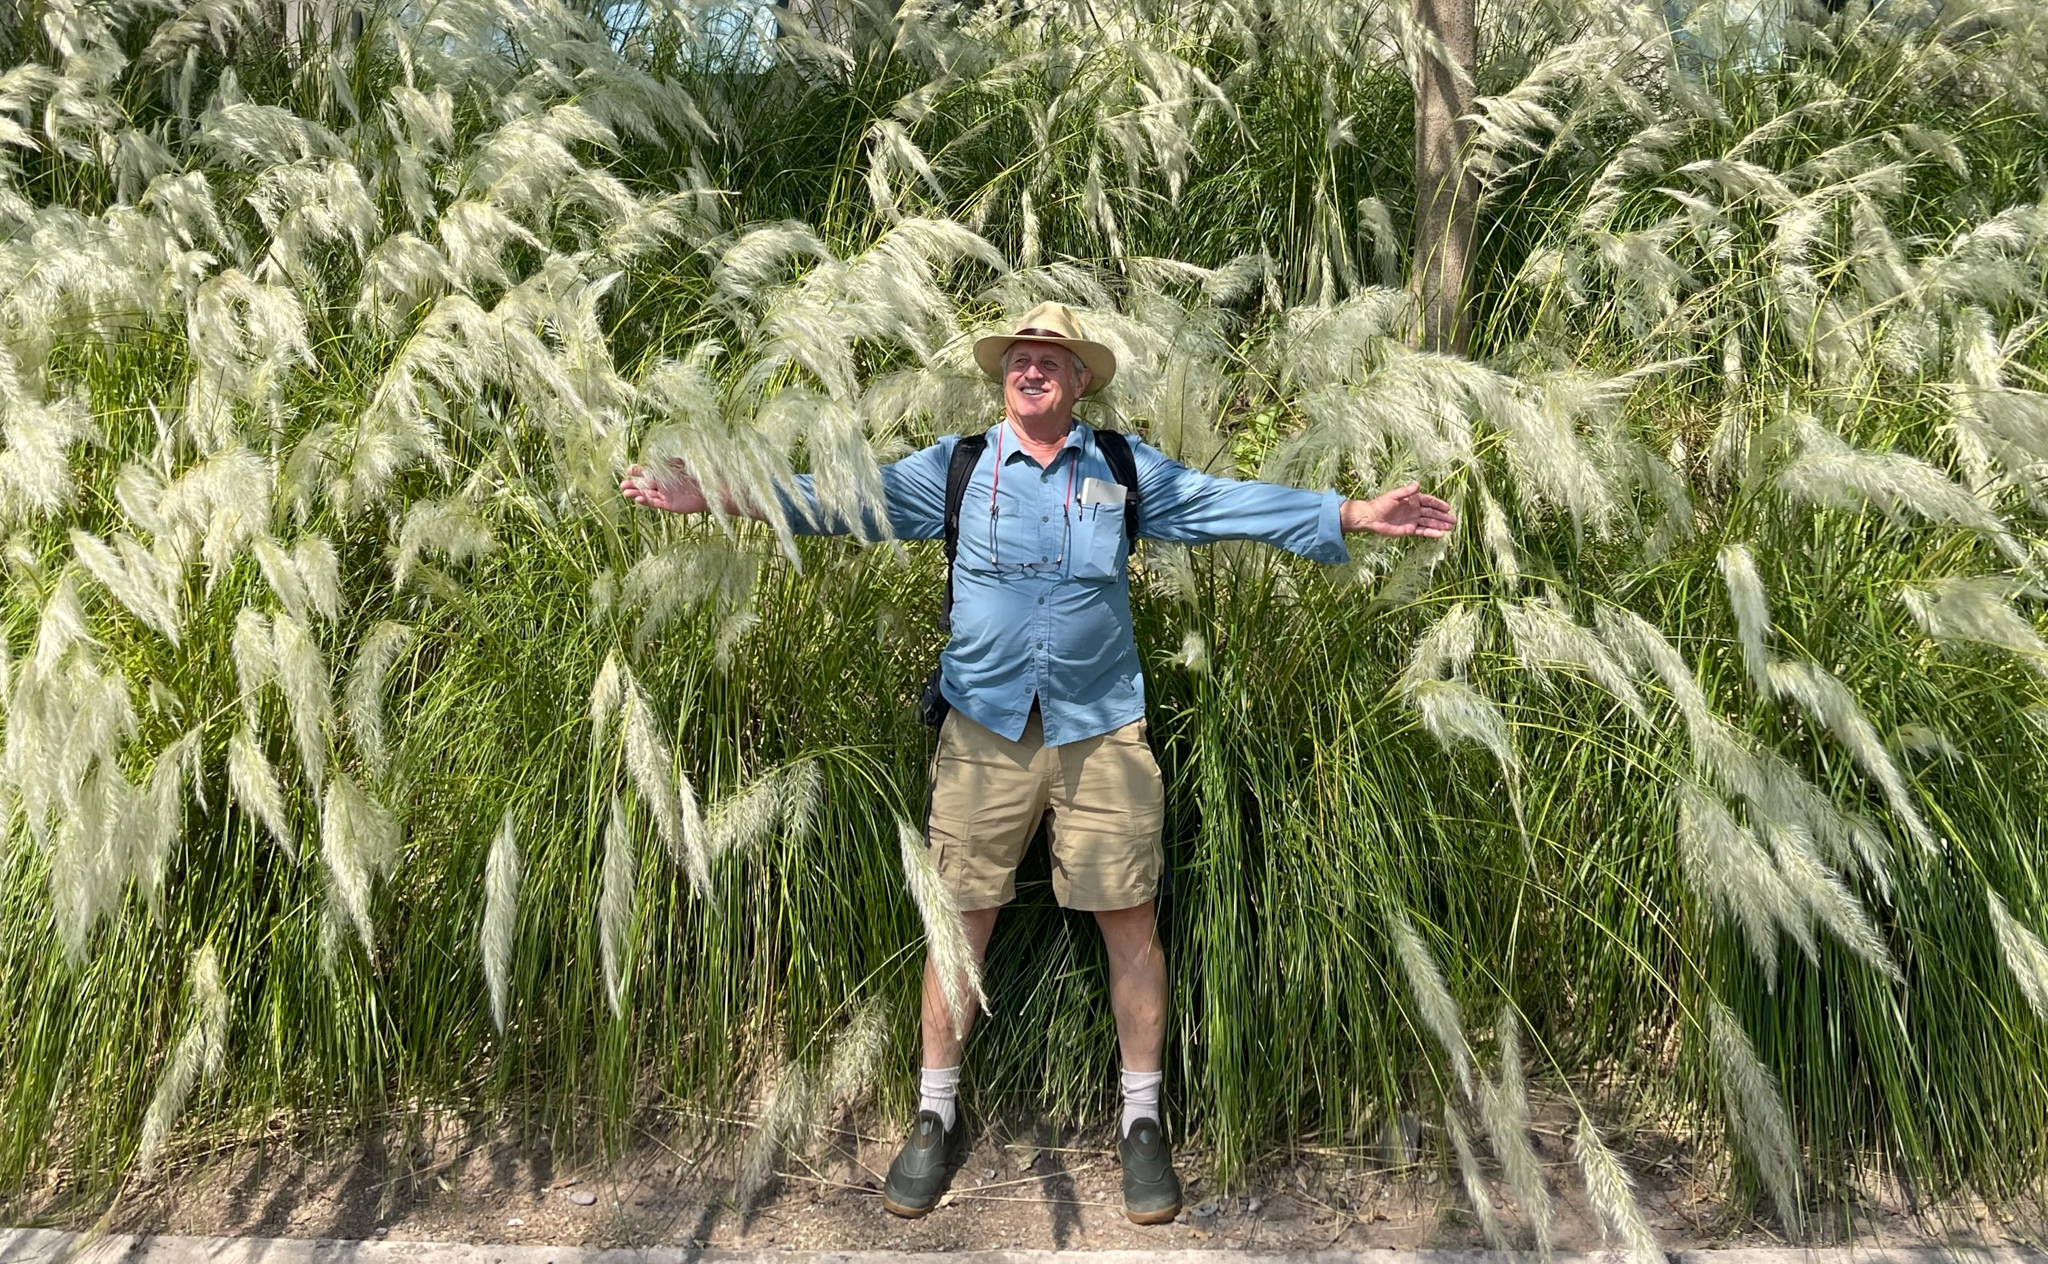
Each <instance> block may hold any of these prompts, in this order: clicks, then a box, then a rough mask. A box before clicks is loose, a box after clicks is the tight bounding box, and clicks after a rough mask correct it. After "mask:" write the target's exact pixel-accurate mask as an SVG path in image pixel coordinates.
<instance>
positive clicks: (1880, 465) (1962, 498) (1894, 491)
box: [1778, 417, 2026, 562]
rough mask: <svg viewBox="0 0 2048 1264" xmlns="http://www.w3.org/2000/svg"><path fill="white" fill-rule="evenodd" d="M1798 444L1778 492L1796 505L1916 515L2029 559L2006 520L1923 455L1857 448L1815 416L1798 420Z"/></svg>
mask: <svg viewBox="0 0 2048 1264" xmlns="http://www.w3.org/2000/svg"><path fill="white" fill-rule="evenodd" d="M1799 442H1800V450H1799V455H1798V456H1796V457H1795V458H1793V460H1792V461H1791V462H1790V463H1789V464H1788V465H1786V466H1785V468H1784V469H1782V470H1780V471H1779V473H1778V488H1779V490H1780V491H1783V492H1784V493H1785V494H1786V495H1787V496H1789V497H1791V498H1792V499H1793V500H1794V501H1795V502H1797V503H1801V504H1809V505H1821V506H1826V507H1830V508H1836V509H1847V510H1850V511H1859V510H1861V509H1862V507H1863V504H1864V502H1866V501H1867V502H1870V503H1872V504H1875V505H1876V506H1877V507H1878V509H1879V510H1880V511H1882V512H1883V513H1884V515H1885V516H1886V517H1887V518H1890V519H1891V520H1892V521H1893V522H1897V523H1901V524H1904V523H1907V522H1910V521H1911V520H1912V518H1914V517H1916V516H1917V517H1919V518H1923V519H1925V520H1927V521H1928V522H1934V523H1941V524H1945V525H1952V526H1958V527H1963V528H1966V529H1968V530H1971V531H1975V532H1978V533H1979V534H1981V535H1984V536H1986V537H1988V538H1989V539H1990V540H1991V541H1992V543H1994V544H1996V545H1997V546H1998V547H1999V549H2000V550H2001V551H2003V552H2004V553H2005V554H2006V555H2007V556H2008V557H2010V558H2012V559H2013V560H2014V561H2015V562H2024V561H2025V560H2026V555H2025V552H2024V550H2022V549H2021V548H2020V547H2019V545H2018V544H2017V543H2016V542H2015V541H2014V540H2013V538H2012V533H2011V532H2010V531H2009V530H2008V529H2007V527H2006V525H2005V520H2004V519H2002V518H2000V517H1999V516H1998V515H1997V514H1995V513H1993V512H1992V511H1991V510H1990V509H1988V508H1986V507H1985V505H1984V502H1983V501H1981V500H1979V499H1977V498H1976V497H1975V496H1973V495H1971V494H1970V493H1969V491H1968V490H1966V489H1965V488H1962V487H1960V486H1958V485H1956V484H1955V483H1954V482H1951V481H1950V480H1949V478H1948V477H1947V476H1946V475H1944V474H1943V473H1942V472H1941V471H1940V470H1937V469H1935V468H1934V467H1933V466H1931V465H1929V464H1927V463H1926V462H1925V461H1922V460H1920V459H1919V458H1918V457H1911V456H1907V455H1906V454H1904V453H1902V452H1868V451H1864V450H1862V449H1859V448H1853V447H1851V446H1849V445H1848V444H1847V443H1844V442H1843V441H1842V439H1841V437H1840V436H1838V435H1836V434H1835V433H1834V432H1833V431H1831V430H1828V429H1826V428H1825V427H1823V426H1821V425H1820V424H1819V423H1818V422H1815V421H1814V420H1813V419H1812V418H1810V417H1809V418H1802V419H1801V420H1800V422H1799Z"/></svg>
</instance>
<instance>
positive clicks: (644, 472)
mask: <svg viewBox="0 0 2048 1264" xmlns="http://www.w3.org/2000/svg"><path fill="white" fill-rule="evenodd" d="M619 493H620V494H621V495H623V496H624V497H625V498H626V499H627V500H630V501H632V502H633V503H634V504H636V505H639V506H641V507H642V508H644V509H659V510H661V511H662V512H663V513H675V514H697V513H703V512H704V511H705V510H707V509H709V508H711V500H710V498H709V497H707V496H706V495H705V494H704V488H703V487H702V486H701V485H700V484H699V483H698V482H697V480H696V479H694V478H692V477H690V471H689V470H688V469H686V468H685V467H684V465H683V463H682V462H681V461H669V462H667V463H666V464H665V465H664V466H661V467H659V468H657V469H652V470H650V469H648V468H647V467H646V466H644V465H635V466H631V467H629V468H628V469H627V470H626V477H625V478H623V479H621V480H619ZM725 512H727V513H729V514H734V515H738V516H742V517H747V518H752V519H754V520H755V521H757V522H763V521H766V520H767V515H766V514H764V513H762V512H761V511H760V510H759V509H756V508H755V507H754V506H752V505H743V504H741V503H739V502H738V501H736V500H734V499H733V497H732V496H731V495H730V494H728V495H727V496H726V498H725Z"/></svg>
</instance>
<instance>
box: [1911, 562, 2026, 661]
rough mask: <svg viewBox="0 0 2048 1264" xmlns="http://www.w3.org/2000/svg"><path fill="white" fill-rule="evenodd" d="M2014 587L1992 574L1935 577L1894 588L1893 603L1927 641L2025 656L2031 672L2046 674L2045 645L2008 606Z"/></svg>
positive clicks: (2009, 605) (2020, 616)
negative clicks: (1971, 644) (1973, 645)
mask: <svg viewBox="0 0 2048 1264" xmlns="http://www.w3.org/2000/svg"><path fill="white" fill-rule="evenodd" d="M2015 587H2016V586H2015V585H2014V584H2013V582H2012V581H2011V580H2008V579H2004V578H2001V577H1999V576H1996V575H1978V576H1971V577H1968V578H1963V577H1957V578H1951V579H1937V580H1934V581H1932V582H1930V583H1927V584H1923V585H1911V584H1909V585H1906V586H1904V587H1901V588H1900V589H1899V601H1900V603H1901V604H1903V605H1904V606H1905V607H1906V610H1907V612H1908V613H1910V614H1911V615H1912V616H1913V622H1915V623H1917V624H1919V625H1920V630H1921V631H1923V632H1925V633H1926V634H1927V635H1929V636H1931V637H1935V638H1938V639H1940V640H1947V641H1972V642H1975V643H1977V644H1980V645H1993V646H1997V647H1998V648H2000V649H2006V650H2011V651H2012V652H2013V653H2015V654H2020V655H2023V656H2025V658H2026V659H2027V662H2028V665H2029V666H2030V667H2032V668H2033V669H2034V670H2035V671H2037V672H2041V673H2042V674H2044V675H2048V642H2043V641H2042V639H2041V634H2040V633H2039V632H2037V631H2035V630H2034V625H2033V624H2032V623H2031V622H2029V621H2028V620H2027V619H2026V618H2025V616H2023V615H2021V614H2020V613H2019V612H2018V611H2017V610H2014V609H2013V608H2012V604H2011V602H2012V596H2013V591H2014V588H2015Z"/></svg>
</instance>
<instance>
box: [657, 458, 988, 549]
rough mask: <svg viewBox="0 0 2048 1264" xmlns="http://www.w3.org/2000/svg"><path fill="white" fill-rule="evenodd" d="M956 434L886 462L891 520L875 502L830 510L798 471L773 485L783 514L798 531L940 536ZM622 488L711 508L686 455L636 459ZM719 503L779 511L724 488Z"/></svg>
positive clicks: (660, 502)
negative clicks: (650, 462)
mask: <svg viewBox="0 0 2048 1264" xmlns="http://www.w3.org/2000/svg"><path fill="white" fill-rule="evenodd" d="M953 442H954V441H953V440H952V439H950V438H949V439H946V440H942V441H941V442H939V443H936V444H933V445H932V446H931V447H928V448H925V449H924V450H922V451H919V452H913V453H911V454H910V455H909V456H907V457H905V458H903V459H902V460H901V461H897V462H894V463H893V464H890V465H884V466H883V467H882V468H881V476H882V501H883V504H882V506H881V508H882V509H883V511H884V512H885V513H886V517H887V522H886V524H885V523H884V522H883V521H882V517H881V515H878V514H876V513H875V512H874V507H873V506H871V505H862V506H860V507H859V508H858V509H857V510H854V511H847V512H842V513H828V512H825V511H824V510H823V509H821V508H820V506H819V503H818V491H817V485H816V480H814V479H813V478H812V477H811V476H810V475H809V474H798V475H795V476H794V477H793V478H791V479H790V480H789V481H788V482H787V483H786V484H782V485H778V486H776V487H775V489H774V493H775V496H776V498H777V500H779V501H780V502H781V503H780V506H779V508H780V509H781V511H782V513H781V520H783V521H786V522H788V524H789V528H790V530H791V531H793V532H794V533H795V534H797V535H846V534H857V535H859V536H861V537H862V538H863V539H875V538H879V537H881V536H884V535H894V536H895V537H896V538H897V539H899V540H930V539H936V538H937V537H938V536H939V535H940V534H942V533H943V531H944V529H945V499H946V463H947V461H948V459H949V458H950V457H951V456H952V451H953V449H952V444H953ZM619 494H620V495H622V496H624V497H625V498H626V499H627V500H630V501H632V502H633V503H634V504H636V505H639V506H642V507H643V508H647V509H659V510H662V511H664V512H666V513H677V514H698V513H703V512H705V511H706V510H708V509H710V508H711V501H710V498H709V497H708V496H706V495H705V493H704V487H703V484H701V483H699V482H698V481H697V479H696V478H695V477H694V476H693V475H692V474H691V473H690V471H689V469H688V468H687V467H686V466H684V464H683V463H682V462H681V461H668V462H666V463H664V464H662V465H658V466H656V467H654V468H652V469H650V468H648V467H646V466H643V465H635V466H633V467H631V468H630V469H628V470H627V471H626V476H625V478H623V479H621V480H620V482H619ZM720 507H721V508H723V509H724V511H725V512H726V513H728V514H731V515H733V516H734V517H743V518H752V519H754V520H755V521H757V522H775V521H777V518H776V515H774V514H773V513H772V512H770V511H769V510H767V509H763V508H762V507H761V506H759V505H756V504H754V503H752V502H751V501H747V500H744V499H742V498H740V497H737V496H735V495H733V494H732V493H731V492H730V491H728V492H726V493H724V498H723V500H722V501H721V502H720Z"/></svg>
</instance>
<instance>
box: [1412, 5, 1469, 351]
mask: <svg viewBox="0 0 2048 1264" xmlns="http://www.w3.org/2000/svg"><path fill="white" fill-rule="evenodd" d="M1413 3H1414V6H1415V8H1414V16H1415V23H1416V25H1417V26H1418V27H1420V28H1421V29H1422V30H1424V31H1426V32H1428V33H1429V34H1431V35H1434V36H1435V37H1436V38H1437V39H1438V40H1441V41H1442V43H1443V48H1442V55H1439V53H1438V50H1437V49H1436V48H1435V47H1434V46H1433V45H1432V46H1429V47H1425V48H1423V49H1421V50H1419V51H1418V52H1417V55H1416V58H1415V274H1414V276H1413V278H1412V279H1411V282H1410V284H1411V286H1412V288H1413V291H1414V294H1415V310H1416V316H1417V319H1418V321H1419V332H1420V337H1419V341H1420V343H1421V345H1422V347H1423V349H1424V350H1426V351H1456V352H1458V353H1460V354H1463V353H1464V351H1465V349H1466V345H1467V343H1468V342H1469V341H1470V338H1471V334H1472V322H1471V320H1470V319H1469V318H1468V317H1467V316H1466V313H1465V273H1466V268H1467V267H1468V266H1469V264H1470V261H1471V257H1472V234H1473V220H1474V213H1475V211H1476V210H1477V208H1478V205H1479V182H1478V181H1477V180H1476V179H1474V178H1473V177H1472V176H1471V175H1470V174H1469V173H1468V172H1467V171H1466V170H1465V164H1464V157H1465V138H1466V134H1467V132H1468V131H1469V128H1468V127H1467V125H1466V124H1464V123H1462V122H1460V121H1459V120H1460V119H1462V118H1464V116H1465V115H1466V114H1468V113H1470V112H1471V109H1472V83H1473V71H1474V68H1475V67H1476V65H1477V62H1478V32H1477V28H1478V25H1479V24H1478V15H1477V13H1476V12H1475V10H1476V7H1477V6H1476V3H1475V0H1413ZM1445 57H1448V58H1449V63H1450V64H1448V65H1446V64H1445V60H1444V58H1445Z"/></svg>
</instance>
